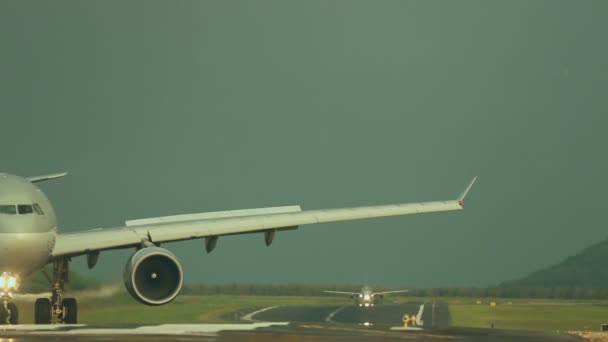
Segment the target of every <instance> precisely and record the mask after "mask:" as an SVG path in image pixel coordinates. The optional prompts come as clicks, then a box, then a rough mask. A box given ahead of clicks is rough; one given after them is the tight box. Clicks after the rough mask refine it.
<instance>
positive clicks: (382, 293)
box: [374, 290, 409, 295]
mask: <svg viewBox="0 0 608 342" xmlns="http://www.w3.org/2000/svg"><path fill="white" fill-rule="evenodd" d="M408 291H409V290H394V291H383V292H374V295H385V294H389V293H403V292H408Z"/></svg>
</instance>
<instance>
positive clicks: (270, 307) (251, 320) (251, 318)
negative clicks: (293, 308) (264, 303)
mask: <svg viewBox="0 0 608 342" xmlns="http://www.w3.org/2000/svg"><path fill="white" fill-rule="evenodd" d="M276 308H278V306H269V307H267V308H263V309H260V310H257V311H254V312H252V313H249V314H247V315H245V316H243V317H241V319H242V320H243V321H250V322H255V321H256V320H255V319H253V316H255V315H257V314H259V313H262V312H264V311H268V310H272V309H276Z"/></svg>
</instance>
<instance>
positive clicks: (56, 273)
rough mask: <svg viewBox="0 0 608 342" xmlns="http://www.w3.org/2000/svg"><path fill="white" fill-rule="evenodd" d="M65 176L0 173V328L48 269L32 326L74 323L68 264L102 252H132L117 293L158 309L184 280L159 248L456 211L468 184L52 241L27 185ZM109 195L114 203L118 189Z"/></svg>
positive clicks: (137, 224)
mask: <svg viewBox="0 0 608 342" xmlns="http://www.w3.org/2000/svg"><path fill="white" fill-rule="evenodd" d="M65 175H66V173H58V174H51V175H45V176H39V177H30V178H22V177H19V176H14V175H8V174H3V173H0V273H1V274H0V323H7V324H9V323H10V324H17V322H18V317H19V312H18V309H17V306H16V305H15V303H13V301H12V299H13V293H14V292H15V291H16V290H17V289H18V288H19V282H20V280H21V279H23V278H25V277H26V276H28V275H29V274H32V273H33V272H36V271H38V270H41V269H42V268H43V267H45V265H47V264H49V263H51V264H53V274H52V277H50V278H52V279H51V280H52V284H51V297H50V298H38V299H37V300H36V303H35V308H34V309H35V310H34V316H35V317H34V318H35V322H36V323H39V324H49V323H76V322H77V305H76V299H75V298H67V297H64V284H65V283H66V282H67V280H68V279H67V278H68V266H69V262H70V261H71V259H72V258H74V257H77V256H86V258H87V265H88V267H89V268H93V267H94V266H95V265H96V264H97V260H98V259H99V254H100V252H102V251H106V250H110V249H121V248H133V249H135V252H134V253H133V255H132V256H131V257H130V258H129V260H128V261H127V264H126V266H125V269H124V273H123V278H124V283H125V287H126V288H127V290H128V292H129V293H130V294H131V296H133V298H135V299H136V300H138V301H139V302H141V303H143V304H147V305H163V304H167V303H169V302H170V301H172V300H173V299H174V298H175V297H176V296H177V295H178V293H179V292H180V290H181V288H182V284H183V280H184V278H183V273H184V272H183V270H182V267H181V265H180V262H179V260H178V259H177V257H176V256H175V255H174V254H173V253H171V252H170V251H168V250H167V249H164V248H161V247H160V246H161V244H164V243H168V242H172V241H182V240H190V239H201V238H204V239H205V249H206V250H207V252H211V251H212V250H213V249H214V248H215V246H216V245H217V242H218V238H219V237H220V236H227V235H234V234H246V233H264V241H265V243H266V245H267V246H268V245H270V244H271V243H272V241H273V239H274V236H275V233H276V232H277V231H279V230H291V229H297V228H298V226H300V225H304V224H313V223H323V222H335V221H348V220H360V219H367V218H374V217H385V216H397V215H408V214H420V213H429V212H437V211H450V210H460V209H463V206H464V198H465V196H466V194H467V192H468V191H469V189H470V188H471V186H472V185H473V182H474V181H475V178H474V179H473V180H472V181H471V182H470V183H469V184H468V186H467V187H466V189H465V191H464V192H463V193H462V195H461V196H460V197H458V198H457V199H455V200H449V201H438V202H422V203H409V204H391V205H382V206H370V207H357V208H344V209H327V210H309V211H302V210H301V208H300V207H299V206H286V207H274V208H259V209H242V210H232V211H219V212H209V213H199V214H190V215H177V216H166V217H157V218H148V219H140V220H132V221H126V222H125V226H123V227H118V228H112V229H93V230H88V231H83V232H78V233H67V234H58V233H57V220H56V217H55V211H54V210H53V207H52V205H51V202H50V201H49V200H48V198H47V197H46V196H45V194H44V193H43V192H42V190H40V188H38V187H37V186H36V185H35V184H34V183H38V182H42V181H47V180H51V179H56V178H60V177H63V176H65ZM109 190H110V189H109ZM110 191H114V192H115V193H116V195H118V196H119V195H120V189H111V190H110ZM99 209H100V210H103V208H99Z"/></svg>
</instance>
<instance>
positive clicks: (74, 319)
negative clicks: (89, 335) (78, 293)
mask: <svg viewBox="0 0 608 342" xmlns="http://www.w3.org/2000/svg"><path fill="white" fill-rule="evenodd" d="M68 262H69V260H68V259H57V260H55V261H54V262H53V278H52V281H51V282H52V287H51V298H38V299H36V304H35V307H34V309H35V310H34V322H36V324H61V323H67V324H76V323H78V306H77V304H76V299H75V298H64V297H63V290H64V286H65V283H66V282H67V281H68Z"/></svg>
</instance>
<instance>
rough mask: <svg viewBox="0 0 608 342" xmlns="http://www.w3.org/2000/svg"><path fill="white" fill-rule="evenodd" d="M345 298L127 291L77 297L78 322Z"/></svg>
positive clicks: (192, 316)
mask: <svg viewBox="0 0 608 342" xmlns="http://www.w3.org/2000/svg"><path fill="white" fill-rule="evenodd" d="M342 303H345V301H344V298H333V297H288V296H277V297H272V296H230V295H211V296H179V297H178V298H176V299H175V300H174V301H172V302H171V303H169V304H167V305H162V306H147V305H143V304H140V303H139V302H137V301H135V300H134V299H132V298H131V297H130V296H129V295H128V294H126V293H120V294H118V295H115V296H112V297H109V298H104V299H89V300H80V301H79V302H78V317H79V322H80V323H95V324H108V323H112V324H114V323H146V324H161V323H226V320H225V319H224V316H225V315H226V314H229V313H232V312H235V311H238V310H239V309H243V308H265V307H269V306H277V305H280V306H285V305H319V304H342ZM17 305H18V306H19V316H20V320H19V321H20V323H32V322H33V306H34V304H33V303H32V302H17Z"/></svg>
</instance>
